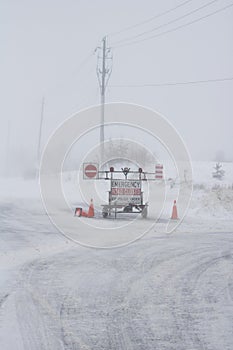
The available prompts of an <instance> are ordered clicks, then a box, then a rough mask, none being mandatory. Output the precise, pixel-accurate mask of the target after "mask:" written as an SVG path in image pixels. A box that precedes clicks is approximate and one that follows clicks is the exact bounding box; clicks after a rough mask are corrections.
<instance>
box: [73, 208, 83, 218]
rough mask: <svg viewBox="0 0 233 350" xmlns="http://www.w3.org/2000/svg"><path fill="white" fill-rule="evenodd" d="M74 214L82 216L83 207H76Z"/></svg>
mask: <svg viewBox="0 0 233 350" xmlns="http://www.w3.org/2000/svg"><path fill="white" fill-rule="evenodd" d="M74 216H82V208H75V211H74Z"/></svg>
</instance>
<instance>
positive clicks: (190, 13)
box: [113, 0, 219, 45]
mask: <svg viewBox="0 0 233 350" xmlns="http://www.w3.org/2000/svg"><path fill="white" fill-rule="evenodd" d="M218 1H219V0H212V1H210V2H208V3H207V4H205V5H202V6H200V7H197V8H196V9H194V10H192V11H189V12H187V13H185V14H184V15H182V16H179V17H177V18H175V19H172V20H171V21H169V22H166V23H163V24H160V25H159V26H157V27H155V28H152V29H150V30H147V31H144V32H142V33H139V34H137V35H133V36H131V37H128V38H125V39H121V40H118V41H116V42H115V43H113V45H115V44H119V43H121V42H126V41H131V40H132V39H136V38H139V37H141V36H144V35H146V34H149V33H152V32H155V31H156V30H159V29H161V28H163V27H166V26H168V25H170V24H172V23H175V22H177V21H179V20H181V19H183V18H185V17H188V16H190V15H192V14H193V13H196V12H198V11H201V10H203V9H204V8H206V7H208V6H211V5H212V4H214V3H215V2H218Z"/></svg>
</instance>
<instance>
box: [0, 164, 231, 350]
mask: <svg viewBox="0 0 233 350" xmlns="http://www.w3.org/2000/svg"><path fill="white" fill-rule="evenodd" d="M197 166H198V167H199V168H200V167H201V165H200V164H198V165H197ZM231 166H232V165H231ZM206 168H207V165H205V167H204V169H203V170H202V172H203V174H206V173H207V172H206ZM229 168H230V166H229ZM194 170H195V169H194ZM231 174H232V173H231ZM198 176H199V178H198V179H195V178H194V192H193V198H192V202H191V205H190V209H189V211H188V214H187V216H186V218H185V220H184V222H183V223H182V224H181V225H180V226H179V228H178V230H177V232H175V233H173V234H172V235H167V234H165V233H164V232H163V221H164V220H165V219H167V218H168V217H169V215H170V214H171V213H170V212H171V203H172V199H173V197H174V194H175V191H174V192H172V191H173V190H172V191H171V193H170V195H169V201H170V200H171V203H170V202H168V204H169V205H168V207H167V209H166V208H165V209H166V210H165V211H164V213H163V217H162V220H161V222H160V223H159V224H158V225H157V226H155V228H154V229H152V230H151V231H150V232H149V233H148V234H147V235H145V236H144V237H143V238H142V239H140V240H139V241H137V242H135V243H133V244H130V245H129V246H125V247H123V248H118V249H107V250H100V249H90V248H85V247H82V246H79V245H76V244H74V243H72V242H71V241H69V240H68V239H66V238H65V237H64V236H62V235H61V234H60V233H59V232H58V231H57V230H56V228H55V227H54V226H53V225H52V224H51V222H50V221H49V218H48V217H47V215H46V213H45V211H44V209H43V207H42V204H41V201H40V199H39V191H38V187H35V183H34V182H29V181H25V182H24V181H22V180H20V179H19V180H12V182H11V181H9V180H8V181H5V182H3V181H1V186H2V187H1V193H2V199H1V203H0V209H1V210H0V218H1V236H0V239H1V245H0V254H1V255H0V349H4V350H24V349H29V350H34V349H35V350H37V349H38V350H40V349H51V350H58V349H84V350H85V349H97V350H98V349H101V350H103V349H104V350H105V349H106V350H111V349H114V350H115V349H116V350H118V349H133V350H134V349H136V350H137V349H138V350H139V349H140V350H141V349H146V350H147V349H159V350H160V349H169V350H170V349H174V350H177V349H182V350H187V349H188V350H199V349H207V350H220V349H221V350H222V349H224V350H230V349H232V343H233V332H232V324H233V204H232V203H233V190H232V187H231V185H232V183H231V181H232V180H231V179H233V176H232V175H231V177H229V178H228V179H227V180H226V181H225V182H221V183H219V182H216V180H215V181H213V182H212V179H210V180H209V181H205V180H206V176H204V175H203V176H202V177H201V175H200V174H199V173H198ZM216 184H220V185H221V186H216ZM10 191H11V192H10ZM178 209H179V208H178ZM151 210H152V209H151ZM150 215H152V211H151V213H150ZM106 232H107V231H106Z"/></svg>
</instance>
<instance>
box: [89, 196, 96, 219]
mask: <svg viewBox="0 0 233 350" xmlns="http://www.w3.org/2000/svg"><path fill="white" fill-rule="evenodd" d="M94 215H95V212H94V204H93V199H91V204H90V206H89V209H88V213H87V216H88V217H89V218H93V216H94Z"/></svg>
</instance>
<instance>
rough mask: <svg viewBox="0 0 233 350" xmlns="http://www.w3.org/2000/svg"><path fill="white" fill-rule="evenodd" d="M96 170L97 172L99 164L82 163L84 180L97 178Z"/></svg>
mask: <svg viewBox="0 0 233 350" xmlns="http://www.w3.org/2000/svg"><path fill="white" fill-rule="evenodd" d="M98 172H99V164H97V163H83V178H84V179H85V180H92V179H97V178H98Z"/></svg>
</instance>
